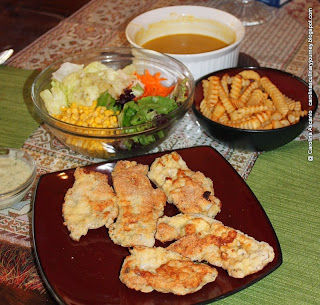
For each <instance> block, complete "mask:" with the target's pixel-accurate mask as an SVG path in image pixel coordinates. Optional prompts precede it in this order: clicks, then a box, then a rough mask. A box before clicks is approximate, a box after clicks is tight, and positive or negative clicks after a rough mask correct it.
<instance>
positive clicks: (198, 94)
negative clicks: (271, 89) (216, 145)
mask: <svg viewBox="0 0 320 305" xmlns="http://www.w3.org/2000/svg"><path fill="white" fill-rule="evenodd" d="M248 69H251V70H254V71H256V72H258V73H259V74H260V76H266V77H268V78H269V79H270V80H271V81H272V82H273V83H274V84H275V85H276V86H277V87H278V89H279V90H280V91H281V92H282V93H283V94H285V95H286V96H288V97H290V98H292V99H294V100H297V101H300V102H301V108H302V110H308V111H309V113H308V115H307V116H305V117H303V118H300V121H299V122H298V123H296V124H294V125H290V126H287V127H283V128H277V129H271V130H249V129H241V128H234V127H229V126H225V125H222V124H219V123H217V122H214V121H211V120H209V119H208V118H206V117H205V116H204V115H202V114H201V113H200V111H199V106H200V102H201V101H202V99H203V89H202V80H203V79H207V78H208V77H210V76H211V75H216V76H220V77H222V76H223V75H224V74H225V73H228V74H229V76H234V75H236V74H237V73H239V72H241V71H242V70H248ZM308 91H309V88H308V84H307V83H306V82H305V81H303V80H302V79H301V78H299V77H297V76H295V75H293V74H290V73H287V72H284V71H281V70H276V69H272V68H263V67H259V68H258V67H241V68H230V69H224V70H220V71H216V72H213V73H210V74H208V75H205V76H204V77H202V78H200V79H198V80H197V82H196V87H195V96H194V102H193V105H192V109H193V111H194V113H195V116H196V118H197V120H198V122H199V123H200V125H201V127H202V129H203V130H204V131H205V132H206V134H208V135H209V136H210V137H212V138H214V139H215V140H216V141H218V142H220V143H222V144H224V145H226V146H229V147H231V148H236V149H244V150H249V151H267V150H273V149H275V148H278V147H280V146H283V145H285V144H287V143H289V142H290V141H292V140H293V139H295V138H296V137H298V136H299V135H300V134H301V133H302V132H303V131H304V130H305V129H306V128H307V126H308V124H309V117H310V116H312V117H313V116H314V114H315V112H316V110H317V108H318V97H317V95H316V93H315V91H314V90H312V100H311V101H309V95H308Z"/></svg>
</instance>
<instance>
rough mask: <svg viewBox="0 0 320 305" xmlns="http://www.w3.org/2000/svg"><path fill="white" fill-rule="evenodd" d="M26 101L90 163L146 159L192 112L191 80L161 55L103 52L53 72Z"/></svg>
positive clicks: (65, 62)
mask: <svg viewBox="0 0 320 305" xmlns="http://www.w3.org/2000/svg"><path fill="white" fill-rule="evenodd" d="M31 95H32V99H33V103H34V105H35V108H36V111H37V113H38V115H39V116H40V117H41V119H42V120H43V121H44V123H45V124H46V125H47V126H48V127H49V129H50V131H51V132H52V133H53V134H54V135H55V136H56V137H57V138H58V139H59V140H60V141H61V142H62V143H63V144H65V145H66V146H68V147H69V148H70V149H72V150H74V151H76V152H78V153H81V154H84V155H87V156H91V157H95V158H101V159H117V158H123V157H128V156H133V155H137V154H141V153H144V152H147V151H149V150H151V149H153V148H155V147H156V146H158V145H159V144H160V143H161V142H162V141H163V140H164V139H166V138H167V137H168V135H169V134H170V133H171V132H172V130H173V128H174V126H175V125H176V124H177V123H178V122H179V120H180V119H181V118H182V117H183V116H184V114H185V113H186V112H187V111H188V110H189V108H190V107H191V105H192V102H193V96H194V79H193V76H192V74H191V72H190V71H189V70H188V69H187V68H186V67H185V66H184V65H183V64H182V63H181V62H179V61H177V60H176V59H174V58H172V57H170V56H167V55H165V54H161V53H158V52H154V51H151V50H145V49H139V48H105V49H99V50H88V51H86V52H82V53H78V54H74V55H72V56H69V57H67V58H63V59H60V60H58V61H57V62H55V63H53V64H51V65H50V66H48V67H47V68H45V69H44V70H43V71H42V72H41V73H40V74H39V75H38V76H37V78H36V79H35V81H34V83H33V84H32V89H31ZM74 109H76V110H74ZM84 113H85V114H88V113H89V117H88V116H87V117H85V118H84ZM100 113H108V114H107V116H108V118H104V117H103V115H100ZM73 114H74V115H73ZM97 117H98V118H97Z"/></svg>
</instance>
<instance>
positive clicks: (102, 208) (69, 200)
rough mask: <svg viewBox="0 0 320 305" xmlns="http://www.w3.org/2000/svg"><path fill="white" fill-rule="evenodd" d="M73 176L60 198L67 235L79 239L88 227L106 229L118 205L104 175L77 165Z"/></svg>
mask: <svg viewBox="0 0 320 305" xmlns="http://www.w3.org/2000/svg"><path fill="white" fill-rule="evenodd" d="M74 177H75V182H74V184H73V186H72V188H70V189H68V191H67V193H66V195H65V197H64V203H63V205H62V215H63V218H64V223H63V224H64V225H65V226H67V228H68V230H69V231H70V237H71V238H72V239H73V240H76V241H79V239H80V237H81V236H83V235H86V234H87V232H88V230H89V229H97V228H100V227H102V226H106V227H107V228H108V227H109V226H110V225H111V223H113V221H114V219H115V218H116V217H117V215H118V207H117V205H116V202H115V199H116V197H115V194H114V192H113V189H112V187H111V186H110V185H109V183H108V176H107V175H105V174H102V173H98V172H95V171H89V170H87V169H85V168H77V169H76V170H75V172H74Z"/></svg>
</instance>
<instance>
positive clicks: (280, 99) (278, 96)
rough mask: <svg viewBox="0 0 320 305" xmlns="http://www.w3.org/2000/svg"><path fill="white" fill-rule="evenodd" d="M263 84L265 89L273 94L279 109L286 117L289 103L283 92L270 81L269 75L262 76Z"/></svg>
mask: <svg viewBox="0 0 320 305" xmlns="http://www.w3.org/2000/svg"><path fill="white" fill-rule="evenodd" d="M260 83H261V86H262V87H263V88H264V90H265V91H266V92H267V93H268V94H269V95H270V96H271V98H272V100H273V102H274V104H275V106H276V108H277V111H278V112H280V113H281V114H282V117H285V116H286V114H287V113H288V111H289V107H288V104H287V103H286V101H285V98H284V96H283V94H282V93H281V92H280V90H279V89H278V88H277V87H276V86H275V85H274V84H273V83H272V82H271V81H270V79H269V78H267V77H265V76H264V77H262V78H261V79H260Z"/></svg>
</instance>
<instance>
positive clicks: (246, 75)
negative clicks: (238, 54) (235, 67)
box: [239, 70, 260, 81]
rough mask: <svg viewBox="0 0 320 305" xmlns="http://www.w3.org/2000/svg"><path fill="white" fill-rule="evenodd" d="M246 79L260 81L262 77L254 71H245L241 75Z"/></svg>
mask: <svg viewBox="0 0 320 305" xmlns="http://www.w3.org/2000/svg"><path fill="white" fill-rule="evenodd" d="M239 74H240V75H241V76H242V77H243V78H244V79H254V80H256V81H259V80H260V75H259V73H257V72H256V71H253V70H243V71H241V72H240V73H239Z"/></svg>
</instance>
